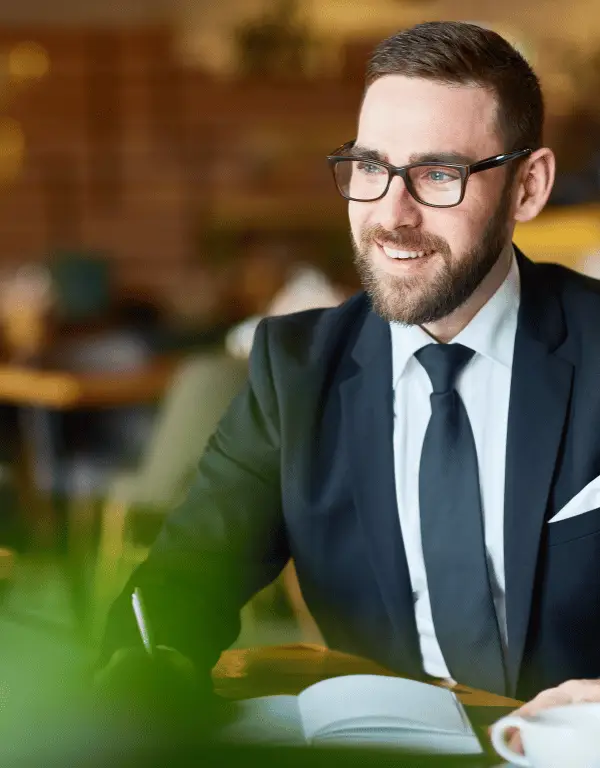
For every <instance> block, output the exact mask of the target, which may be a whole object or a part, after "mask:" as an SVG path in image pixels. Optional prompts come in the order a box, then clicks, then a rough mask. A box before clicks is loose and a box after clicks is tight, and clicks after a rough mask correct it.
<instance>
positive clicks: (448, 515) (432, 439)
mask: <svg viewBox="0 0 600 768" xmlns="http://www.w3.org/2000/svg"><path fill="white" fill-rule="evenodd" d="M473 354H474V352H473V350H472V349H468V348H467V347H464V346H463V345H462V344H429V345H428V346H426V347H423V348H422V349H420V350H419V351H418V352H416V353H415V357H416V358H417V360H418V361H419V363H421V365H422V366H423V368H425V370H426V371H427V373H428V375H429V378H430V379H431V383H432V385H433V393H432V395H431V419H430V420H429V424H428V426H427V431H426V433H425V440H424V442H423V450H422V453H421V464H420V469H419V506H420V517H421V536H422V542H423V556H424V559H425V570H426V573H427V586H428V590H429V599H430V602H431V611H432V614H433V625H434V628H435V634H436V637H437V640H438V643H439V645H440V648H441V650H442V654H443V656H444V660H445V662H446V664H447V666H448V668H449V670H450V674H451V675H452V677H453V678H454V679H455V680H457V681H458V682H460V683H463V684H466V685H471V686H474V687H476V688H483V689H484V690H487V691H491V692H493V693H499V694H503V693H505V689H506V682H505V673H504V664H503V658H502V645H501V642H500V631H499V628H498V619H497V617H496V612H495V610H494V602H493V599H492V591H491V588H490V579H489V574H488V566H487V559H486V553H485V541H484V533H483V515H482V508H481V495H480V489H479V471H478V467H477V452H476V449H475V440H474V438H473V431H472V429H471V423H470V422H469V417H468V415H467V411H466V409H465V406H464V403H463V401H462V400H461V398H460V395H459V394H458V392H457V391H456V389H455V388H454V385H455V381H456V378H457V376H458V374H459V373H460V371H461V370H462V368H463V367H464V366H465V365H466V364H467V362H468V361H469V360H470V359H471V357H472V356H473Z"/></svg>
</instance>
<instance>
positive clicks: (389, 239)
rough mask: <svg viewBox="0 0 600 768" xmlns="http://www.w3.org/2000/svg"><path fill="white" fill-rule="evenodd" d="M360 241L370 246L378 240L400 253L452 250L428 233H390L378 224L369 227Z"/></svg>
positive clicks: (441, 240)
mask: <svg viewBox="0 0 600 768" xmlns="http://www.w3.org/2000/svg"><path fill="white" fill-rule="evenodd" d="M360 239H361V245H363V246H368V245H370V244H371V243H372V242H373V240H376V241H377V242H378V243H379V244H380V245H387V246H389V247H390V248H395V249H397V250H400V251H401V250H406V251H439V252H441V253H448V251H449V250H450V249H449V247H448V243H447V242H446V241H445V240H443V239H442V238H441V237H436V236H435V235H430V234H428V233H421V234H417V233H414V232H411V233H408V232H399V231H396V232H390V231H389V230H387V229H385V228H384V227H382V226H380V225H378V224H375V225H373V226H372V227H367V228H366V229H365V230H364V231H363V232H362V234H361V238H360Z"/></svg>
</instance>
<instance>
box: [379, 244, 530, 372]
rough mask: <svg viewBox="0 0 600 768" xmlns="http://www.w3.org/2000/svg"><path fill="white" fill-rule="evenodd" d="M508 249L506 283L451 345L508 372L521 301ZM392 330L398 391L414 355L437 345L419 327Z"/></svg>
mask: <svg viewBox="0 0 600 768" xmlns="http://www.w3.org/2000/svg"><path fill="white" fill-rule="evenodd" d="M508 247H509V248H510V250H511V252H512V258H511V265H510V269H509V271H508V275H507V276H506V278H505V280H504V282H503V283H502V285H501V286H500V287H499V288H498V290H497V291H496V293H494V295H493V296H492V297H491V298H490V299H489V300H488V301H487V302H486V304H484V305H483V307H482V308H481V309H480V310H479V312H478V313H477V314H476V315H475V317H474V318H473V319H472V320H471V321H470V322H469V324H468V325H466V326H465V327H464V328H463V329H462V331H461V332H460V333H459V334H458V335H457V336H456V337H455V338H454V339H452V341H451V342H450V343H451V344H452V343H456V344H464V345H465V347H469V348H470V349H473V350H475V352H476V353H478V354H480V355H483V356H484V357H487V358H489V359H490V360H493V361H494V362H497V363H500V365H503V366H504V367H506V368H511V367H512V360H513V353H514V346H515V335H516V332H517V317H518V312H519V304H520V300H521V283H520V277H519V267H518V265H517V260H516V257H515V252H514V248H513V247H512V245H509V246H508ZM390 330H391V337H392V364H393V382H394V387H395V386H396V384H397V383H398V381H399V379H400V378H401V377H402V375H403V373H404V371H405V369H406V366H407V364H408V361H409V360H410V359H411V358H412V357H413V355H414V354H415V352H417V351H418V350H419V349H421V348H422V347H424V346H426V345H427V344H435V343H436V342H435V340H434V339H432V338H431V336H430V335H429V334H428V333H426V332H425V331H424V330H423V329H422V328H421V327H420V326H418V325H402V324H400V323H390Z"/></svg>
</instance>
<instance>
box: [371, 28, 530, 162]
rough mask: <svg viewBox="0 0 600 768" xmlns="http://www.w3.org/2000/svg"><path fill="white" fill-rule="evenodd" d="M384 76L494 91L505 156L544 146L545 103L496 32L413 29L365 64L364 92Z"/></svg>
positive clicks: (381, 47) (382, 47)
mask: <svg viewBox="0 0 600 768" xmlns="http://www.w3.org/2000/svg"><path fill="white" fill-rule="evenodd" d="M385 75H404V76H406V77H421V78H425V79H427V80H435V81H439V82H441V83H448V84H452V85H478V86H481V87H483V88H487V89H489V90H491V91H493V92H494V93H495V95H496V99H497V102H498V127H499V130H500V134H501V136H503V137H504V141H505V142H506V146H505V147H503V150H504V151H505V152H512V151H514V150H518V149H526V148H529V149H538V148H539V147H541V146H542V133H543V125H544V100H543V96H542V91H541V88H540V83H539V80H538V78H537V76H536V74H535V73H534V71H533V70H532V68H531V67H530V65H529V64H528V63H527V61H526V60H525V59H524V58H523V56H521V54H520V53H519V52H518V51H517V50H515V49H514V48H513V47H512V45H510V43H508V42H507V41H506V40H505V39H504V38H503V37H501V36H500V35H499V34H497V33H496V32H492V31H491V30H489V29H484V28H483V27H478V26H477V25H475V24H467V23H465V22H458V21H430V22H425V23H423V24H417V25H416V26H414V27H411V28H410V29H407V30H403V31H402V32H398V33H397V34H395V35H393V36H392V37H389V38H387V39H386V40H383V41H382V42H381V43H379V45H378V46H377V47H376V48H375V50H374V51H373V54H372V56H371V58H370V60H369V63H368V65H367V75H366V87H367V88H368V87H369V86H370V85H371V84H372V83H374V82H375V81H376V80H378V79H379V78H380V77H384V76H385Z"/></svg>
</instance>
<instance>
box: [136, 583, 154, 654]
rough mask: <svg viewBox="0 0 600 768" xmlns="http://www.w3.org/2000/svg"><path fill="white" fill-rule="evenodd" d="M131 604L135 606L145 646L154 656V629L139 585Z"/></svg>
mask: <svg viewBox="0 0 600 768" xmlns="http://www.w3.org/2000/svg"><path fill="white" fill-rule="evenodd" d="M131 604H132V606H133V613H134V615H135V620H136V623H137V626H138V629H139V631H140V636H141V638H142V643H143V644H144V648H145V649H146V650H147V651H148V653H149V655H150V656H152V655H153V653H154V643H153V640H152V631H151V629H150V624H149V623H148V616H147V613H146V608H145V606H144V600H143V598H142V593H141V591H140V589H139V587H136V588H135V589H134V591H133V594H132V595H131Z"/></svg>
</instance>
